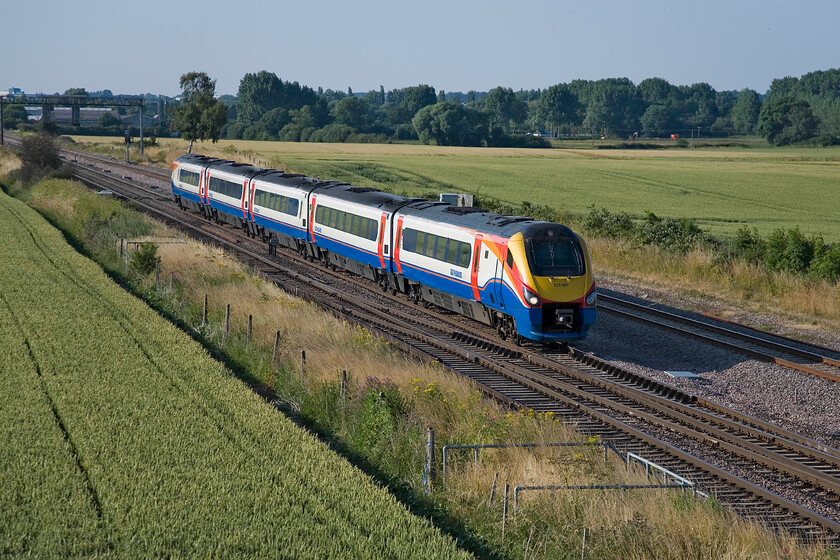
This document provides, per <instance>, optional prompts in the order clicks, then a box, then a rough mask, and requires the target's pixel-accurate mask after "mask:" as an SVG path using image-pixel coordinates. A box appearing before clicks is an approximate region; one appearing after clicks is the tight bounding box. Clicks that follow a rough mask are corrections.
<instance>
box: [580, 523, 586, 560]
mask: <svg viewBox="0 0 840 560" xmlns="http://www.w3.org/2000/svg"><path fill="white" fill-rule="evenodd" d="M580 560H586V527H584V528H583V541H582V542H581V543H580Z"/></svg>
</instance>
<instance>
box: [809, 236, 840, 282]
mask: <svg viewBox="0 0 840 560" xmlns="http://www.w3.org/2000/svg"><path fill="white" fill-rule="evenodd" d="M808 275H809V276H811V277H812V278H820V279H822V280H828V281H830V282H836V281H837V280H840V245H828V246H826V245H821V246H820V247H818V248H817V250H816V251H815V254H814V258H813V260H812V261H811V266H810V268H809V269H808Z"/></svg>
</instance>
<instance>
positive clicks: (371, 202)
mask: <svg viewBox="0 0 840 560" xmlns="http://www.w3.org/2000/svg"><path fill="white" fill-rule="evenodd" d="M324 188H325V189H326V190H325V192H324V193H323V194H325V195H327V196H330V197H332V198H337V199H339V200H346V201H348V202H355V203H357V204H363V205H365V206H371V207H375V208H379V209H380V210H383V211H385V212H396V211H397V210H399V209H400V208H402V207H404V206H406V205H408V204H412V203H416V202H419V201H422V200H424V199H422V198H409V197H406V196H400V195H398V194H391V193H387V192H384V191H380V190H377V189H372V188H369V187H354V186H353V185H349V184H347V183H336V184H334V185H325V187H324Z"/></svg>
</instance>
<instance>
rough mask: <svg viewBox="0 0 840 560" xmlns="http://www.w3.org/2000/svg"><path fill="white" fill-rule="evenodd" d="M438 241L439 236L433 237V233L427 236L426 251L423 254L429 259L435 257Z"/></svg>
mask: <svg viewBox="0 0 840 560" xmlns="http://www.w3.org/2000/svg"><path fill="white" fill-rule="evenodd" d="M437 240H438V236H437V235H432V234H431V233H427V234H426V250H425V251H424V252H423V253H424V254H425V255H426V256H427V257H432V258H434V257H435V244H436V243H437Z"/></svg>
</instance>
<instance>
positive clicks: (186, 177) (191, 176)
mask: <svg viewBox="0 0 840 560" xmlns="http://www.w3.org/2000/svg"><path fill="white" fill-rule="evenodd" d="M199 179H200V175H199V174H198V173H196V172H195V171H187V170H186V169H179V170H178V180H180V181H181V182H182V183H186V184H188V185H192V186H194V187H197V186H198V180H199Z"/></svg>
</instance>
